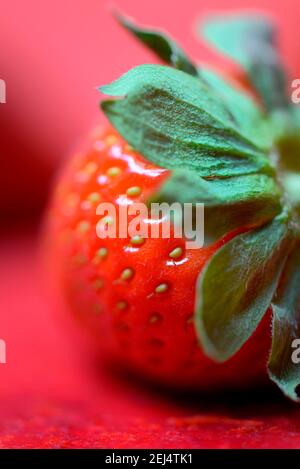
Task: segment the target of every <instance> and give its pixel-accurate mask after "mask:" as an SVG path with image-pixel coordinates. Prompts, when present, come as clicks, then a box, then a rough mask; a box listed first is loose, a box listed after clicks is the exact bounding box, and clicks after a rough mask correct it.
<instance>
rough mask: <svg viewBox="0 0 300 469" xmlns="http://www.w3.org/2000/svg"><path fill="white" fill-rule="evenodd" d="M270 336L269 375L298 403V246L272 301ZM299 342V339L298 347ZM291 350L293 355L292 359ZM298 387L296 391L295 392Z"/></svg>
mask: <svg viewBox="0 0 300 469" xmlns="http://www.w3.org/2000/svg"><path fill="white" fill-rule="evenodd" d="M272 306H273V327H272V329H273V334H272V335H273V339H272V349H271V354H270V358H269V364H268V369H269V376H270V378H271V379H272V381H274V382H275V383H276V384H277V385H278V386H279V388H280V389H281V390H282V391H283V393H284V394H285V395H286V396H288V397H289V398H290V399H292V400H294V401H297V402H300V395H299V386H300V363H294V362H295V361H296V362H297V360H299V358H300V353H297V351H296V350H295V348H293V341H294V340H295V339H298V340H299V339H300V246H299V244H298V245H297V247H296V248H295V250H294V251H292V253H291V255H290V257H289V259H288V261H287V264H286V266H285V269H284V271H283V275H282V278H281V281H280V284H279V287H278V290H277V292H276V295H275V298H274V300H273V304H272ZM299 346H300V341H299V342H298V349H299ZM293 352H294V353H296V355H297V356H296V357H295V358H293ZM297 390H298V392H297Z"/></svg>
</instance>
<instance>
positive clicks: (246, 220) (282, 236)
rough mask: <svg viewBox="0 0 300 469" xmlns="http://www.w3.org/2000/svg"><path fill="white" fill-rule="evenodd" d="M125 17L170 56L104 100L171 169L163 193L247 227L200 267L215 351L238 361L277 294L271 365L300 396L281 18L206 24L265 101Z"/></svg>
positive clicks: (115, 120)
mask: <svg viewBox="0 0 300 469" xmlns="http://www.w3.org/2000/svg"><path fill="white" fill-rule="evenodd" d="M118 20H119V22H120V23H121V24H122V25H123V26H124V27H125V28H126V29H127V30H128V31H129V32H130V33H132V34H133V35H134V36H135V37H137V38H138V39H139V40H140V41H141V42H143V44H144V45H146V46H147V47H148V48H150V49H151V50H152V51H153V52H155V53H156V54H157V55H158V57H159V58H160V59H162V60H163V61H164V62H166V63H167V65H168V66H163V65H141V66H138V67H135V68H133V69H132V70H130V71H129V72H127V73H126V74H125V75H123V76H122V77H121V78H119V79H118V80H116V81H114V82H112V83H111V84H109V85H106V86H102V87H101V88H100V90H101V91H102V92H103V93H105V94H107V95H109V96H112V97H113V99H110V100H105V101H102V103H101V107H102V110H103V111H104V113H105V114H106V116H107V117H108V119H109V120H110V122H111V123H112V124H113V126H114V127H115V128H116V129H117V130H118V132H119V133H120V134H121V135H122V136H123V137H124V138H125V139H126V140H127V141H128V143H129V144H130V145H132V146H133V147H134V148H135V149H136V150H138V151H139V152H140V153H142V154H143V155H144V156H145V157H146V158H147V159H148V160H149V161H151V162H153V163H155V164H157V165H159V166H162V167H164V168H167V169H170V170H171V176H170V177H169V179H168V180H167V181H166V182H165V184H164V185H163V186H162V187H161V190H160V193H159V194H157V199H159V200H164V201H169V202H180V203H187V202H189V203H193V204H196V203H204V206H205V228H206V232H207V234H208V235H209V236H210V237H211V236H213V237H220V236H222V235H224V234H225V233H227V232H229V231H232V230H237V232H236V233H240V234H235V236H233V238H232V239H231V241H229V242H228V243H226V244H225V245H223V246H222V247H221V248H220V249H219V250H218V251H217V252H216V253H215V254H214V255H213V256H212V258H211V259H210V260H209V261H208V263H207V264H206V266H205V268H204V270H203V271H202V272H201V273H200V275H199V278H198V281H197V293H196V301H195V326H196V331H197V335H198V338H199V343H200V345H201V347H202V348H203V350H204V352H205V353H206V354H207V355H208V356H209V357H210V358H211V359H213V360H215V361H219V362H223V361H226V360H228V359H229V358H230V357H232V356H233V355H234V354H235V353H237V351H238V350H239V349H240V348H241V347H242V346H243V345H244V343H245V342H246V341H247V340H248V339H249V337H250V336H251V335H252V334H253V332H254V331H255V329H256V327H257V326H258V324H259V322H260V321H261V319H262V318H263V316H264V314H265V313H266V311H267V309H268V308H269V306H270V305H272V308H273V326H272V327H273V328H272V331H273V339H272V348H271V352H270V358H269V365H268V372H269V376H270V378H271V379H272V380H273V381H274V382H275V383H276V384H277V385H278V386H279V387H280V388H281V389H282V391H283V392H284V393H285V394H286V395H287V396H288V397H289V398H291V399H293V400H295V401H297V400H299V396H298V390H299V386H300V365H298V366H299V368H297V365H296V364H295V363H293V361H292V354H293V348H292V343H293V340H294V339H297V336H298V338H299V339H300V316H299V311H300V283H299V278H300V277H299V275H300V255H299V252H300V249H299V245H300V112H299V108H296V107H294V106H292V105H291V104H290V103H289V99H288V97H287V92H286V78H285V73H284V68H283V66H282V64H281V61H280V57H279V54H278V52H277V49H276V44H275V39H276V38H275V32H274V27H273V25H272V24H271V23H270V22H269V21H267V20H264V19H261V18H260V17H255V16H251V15H248V16H247V17H246V16H233V17H228V18H224V17H219V18H213V19H210V20H209V21H207V22H206V23H205V24H204V26H203V28H202V31H203V33H204V36H205V37H206V39H208V40H209V42H210V43H211V44H213V45H214V46H215V47H216V48H218V49H219V50H220V51H222V52H223V53H225V54H227V55H228V56H229V57H231V58H232V59H233V60H235V61H236V62H237V63H238V64H239V65H240V66H241V67H242V68H243V69H244V70H245V72H246V74H247V75H248V78H249V80H250V82H251V83H252V85H253V88H254V89H255V90H256V92H257V94H258V95H259V96H260V98H261V103H262V104H263V106H260V105H259V104H258V103H257V102H255V101H254V100H253V98H252V97H250V95H248V94H246V92H243V91H241V90H238V89H236V88H235V87H233V86H232V85H231V84H230V83H229V82H227V81H226V80H225V79H224V78H222V77H221V76H219V75H218V74H216V73H214V72H212V71H211V70H207V69H199V68H198V67H197V66H196V65H195V64H194V63H193V62H192V61H191V60H190V59H189V58H188V57H187V55H186V54H185V53H184V52H183V50H182V49H181V48H180V47H179V46H178V45H177V44H176V43H175V42H174V41H173V40H171V39H170V38H168V36H167V35H166V34H162V33H159V32H157V31H154V30H152V29H151V30H150V29H147V28H140V27H138V26H136V25H135V24H134V23H133V22H132V21H129V20H128V19H127V18H124V17H122V16H120V15H119V16H118ZM115 98H117V99H115ZM241 229H242V230H241ZM241 231H242V232H241ZM216 291H217V292H218V294H217V295H216V294H215V292H216Z"/></svg>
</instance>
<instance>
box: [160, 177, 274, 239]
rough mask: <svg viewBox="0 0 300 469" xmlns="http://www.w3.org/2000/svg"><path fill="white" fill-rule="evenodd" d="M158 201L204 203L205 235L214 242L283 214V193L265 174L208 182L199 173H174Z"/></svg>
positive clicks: (161, 190)
mask: <svg viewBox="0 0 300 469" xmlns="http://www.w3.org/2000/svg"><path fill="white" fill-rule="evenodd" d="M156 198H157V199H158V200H163V201H168V202H170V203H173V202H180V203H181V204H184V203H193V204H195V203H203V204H204V205H205V232H206V235H209V234H213V237H214V239H215V238H218V237H220V236H222V235H223V234H224V233H226V232H228V231H231V230H233V229H235V228H237V227H239V226H248V227H249V226H259V225H263V224H265V223H266V222H268V221H270V220H272V219H273V218H274V217H275V216H276V215H278V214H279V213H280V211H281V210H282V206H281V190H280V189H279V187H278V186H277V184H276V182H275V180H274V179H273V178H271V177H269V176H266V175H264V174H251V175H246V176H234V177H231V178H226V179H224V178H220V179H208V180H205V179H203V178H201V177H200V176H198V175H197V173H196V172H195V171H188V170H182V169H179V170H174V171H173V172H172V173H171V176H170V177H169V178H168V180H167V181H166V182H165V183H164V184H163V185H162V187H161V188H160V191H159V193H158V195H157V196H156Z"/></svg>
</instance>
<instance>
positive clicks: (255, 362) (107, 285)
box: [48, 128, 271, 390]
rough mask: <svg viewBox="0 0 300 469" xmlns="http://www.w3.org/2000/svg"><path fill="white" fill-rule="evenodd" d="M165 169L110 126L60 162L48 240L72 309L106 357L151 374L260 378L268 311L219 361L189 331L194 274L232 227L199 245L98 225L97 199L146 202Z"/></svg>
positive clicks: (236, 384) (226, 382)
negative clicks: (113, 234) (110, 231)
mask: <svg viewBox="0 0 300 469" xmlns="http://www.w3.org/2000/svg"><path fill="white" fill-rule="evenodd" d="M169 175H170V172H169V171H168V170H165V169H162V168H159V167H157V166H155V165H154V164H152V163H149V162H147V161H146V160H145V159H144V158H143V157H142V156H141V155H139V154H138V153H136V152H135V151H134V150H133V149H132V148H131V147H130V146H129V145H128V144H127V143H126V142H125V141H124V140H123V139H122V138H121V137H120V136H119V135H118V134H117V133H116V131H115V130H113V129H111V128H109V129H107V130H105V131H104V130H102V129H97V130H96V131H94V132H93V134H92V136H91V138H90V142H89V143H88V145H87V148H86V149H85V150H84V151H83V152H80V153H78V154H76V155H75V156H74V158H73V159H72V160H71V162H70V163H69V165H68V167H67V168H65V169H64V170H63V172H62V174H61V176H60V179H59V181H58V184H57V188H56V191H55V194H54V197H53V201H52V206H51V210H50V211H49V223H48V229H49V240H50V246H49V247H50V253H51V256H53V258H54V259H55V264H56V267H57V274H58V276H59V279H60V283H61V285H62V289H63V290H64V293H65V294H66V296H67V299H68V302H69V304H70V305H71V309H72V311H73V313H74V314H75V316H76V317H77V318H78V319H79V320H80V322H81V323H82V324H83V325H85V326H86V327H88V328H89V329H90V330H91V332H92V334H93V335H94V336H95V337H96V340H97V343H98V344H99V348H100V349H101V351H102V355H103V356H105V357H106V358H107V359H109V360H112V361H116V362H118V363H119V364H121V365H123V366H125V367H126V368H128V369H132V370H134V371H136V372H138V373H139V374H140V375H143V376H144V377H146V378H147V379H150V380H153V381H156V382H159V383H161V384H164V385H168V386H172V387H175V388H190V389H201V390H218V389H236V388H249V387H253V386H258V385H261V384H265V383H266V382H267V374H266V361H267V356H268V352H269V349H270V341H271V338H270V312H271V311H269V312H268V313H269V314H266V315H265V317H264V319H263V321H262V322H261V323H260V325H259V327H258V328H257V330H256V332H255V333H254V334H253V336H252V337H251V338H250V339H249V340H248V341H247V342H246V344H245V345H244V346H243V347H242V349H241V350H240V351H239V352H238V353H237V354H236V355H235V356H234V357H232V358H231V359H230V360H228V361H227V362H226V363H223V364H217V363H214V362H213V361H211V360H210V359H209V358H207V357H206V356H205V355H204V353H203V351H202V350H201V348H200V346H199V343H198V341H197V337H196V332H195V326H194V318H193V311H194V301H195V285H196V279H197V277H198V275H199V272H200V271H201V270H202V268H203V266H204V265H205V263H206V262H207V261H208V260H209V259H210V257H211V256H212V255H213V253H214V252H215V251H216V250H217V249H218V248H219V247H221V246H222V245H223V244H224V243H226V242H228V241H229V240H230V239H231V238H232V237H233V236H234V235H235V233H229V234H227V235H226V236H225V237H224V238H222V239H221V240H219V241H218V242H216V243H215V244H213V245H210V246H208V247H203V248H201V249H186V247H185V240H184V239H178V238H177V239H175V238H174V237H172V236H171V238H170V239H162V238H158V239H151V238H147V239H145V240H140V242H138V243H136V242H134V240H130V239H129V238H127V239H119V238H117V239H109V238H106V239H100V238H99V237H98V236H97V234H96V225H97V222H98V221H99V218H100V217H99V215H96V207H97V205H98V204H99V203H100V202H113V203H114V204H115V205H117V204H119V203H130V202H131V201H135V202H147V201H148V200H149V198H150V197H151V196H153V195H154V194H156V192H157V191H158V190H159V188H160V186H161V185H162V183H163V182H164V181H166V179H167V178H168V176H169ZM217 295H218V292H216V298H217Z"/></svg>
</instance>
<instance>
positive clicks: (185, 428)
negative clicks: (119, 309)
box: [0, 0, 300, 448]
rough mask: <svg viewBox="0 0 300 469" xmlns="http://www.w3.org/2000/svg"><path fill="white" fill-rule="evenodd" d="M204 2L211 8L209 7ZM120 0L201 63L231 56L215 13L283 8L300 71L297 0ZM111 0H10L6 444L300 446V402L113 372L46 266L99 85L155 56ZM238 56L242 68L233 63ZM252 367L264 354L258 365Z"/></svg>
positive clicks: (2, 410) (2, 293)
mask: <svg viewBox="0 0 300 469" xmlns="http://www.w3.org/2000/svg"><path fill="white" fill-rule="evenodd" d="M201 3H202V6H201ZM204 4H205V2H199V1H198V0H184V1H177V2H175V1H174V0H164V1H161V0H153V1H151V2H150V1H149V2H148V1H135V0H118V1H116V2H115V5H116V6H117V7H118V8H120V9H121V10H122V11H123V12H125V13H127V14H128V15H131V16H134V17H135V18H136V19H137V20H138V21H139V22H140V23H142V24H147V25H153V26H157V27H160V28H163V29H165V30H168V31H169V32H170V34H171V35H172V36H173V37H175V38H176V39H178V40H179V42H180V43H181V44H182V45H183V46H184V48H185V50H186V51H188V52H189V53H190V54H191V55H192V56H193V57H194V58H195V59H198V60H201V61H203V60H210V61H214V63H218V64H225V62H224V61H221V59H220V58H218V57H217V56H216V55H215V54H214V53H212V52H210V51H209V50H208V48H206V47H205V46H204V45H203V44H200V42H199V41H198V40H197V39H196V38H195V25H196V20H197V19H198V18H200V17H202V16H204V15H205V14H206V13H209V12H216V11H226V10H228V9H230V10H237V9H239V10H240V9H241V8H243V9H251V10H253V9H259V10H260V11H264V12H267V13H270V14H272V15H273V16H274V17H275V19H276V21H277V23H278V25H279V29H280V46H281V50H282V54H283V58H284V60H285V62H286V63H287V65H288V66H289V70H290V73H291V78H298V77H299V75H300V55H299V50H298V44H299V39H298V37H299V36H298V34H299V33H298V29H299V26H298V22H299V17H300V4H299V2H298V1H297V0H294V1H293V0H285V1H284V2H282V1H281V0H279V1H271V0H270V1H267V0H264V1H262V0H260V1H258V0H257V1H252V2H250V3H248V2H243V1H242V0H239V1H238V0H235V1H234V0H229V1H221V0H211V1H210V2H209V9H207V8H206V7H205V8H204V6H203V5H204ZM111 5H112V4H111V3H110V2H108V1H104V0H51V1H50V0H44V1H43V2H41V1H39V0H27V1H26V2H24V1H23V0H0V43H1V53H0V78H1V79H4V80H5V81H6V85H7V103H6V104H4V105H2V104H1V105H0V129H1V130H0V158H1V171H0V213H1V220H0V223H1V231H2V233H1V240H0V241H1V243H0V252H1V263H0V302H1V303H0V338H3V339H5V341H6V343H7V364H6V365H0V447H40V446H48V447H70V446H74V447H89V446H94V447H126V446H127V447H150V446H151V447H155V446H156V447H174V448H176V447H225V448H226V447H300V424H299V416H300V410H298V407H297V406H295V405H294V404H290V403H288V402H286V401H285V400H284V399H283V398H282V397H281V396H280V395H279V393H277V392H276V390H274V392H273V393H271V397H270V396H269V395H268V396H261V395H257V396H253V395H252V396H249V395H245V396H239V398H238V399H237V396H233V397H232V396H215V397H211V398H210V399H208V397H205V396H195V397H194V398H190V397H189V398H186V397H185V398H184V397H183V396H170V395H169V394H166V393H163V392H162V391H159V390H154V389H149V388H147V387H146V386H143V385H142V384H138V383H136V382H134V381H133V380H131V379H130V378H129V377H121V376H119V375H118V374H115V373H113V372H108V371H105V370H102V369H101V368H99V367H98V366H97V365H96V364H95V363H94V362H93V360H92V359H91V355H92V352H88V351H87V350H86V347H85V345H86V344H85V342H88V341H87V339H86V338H85V337H82V335H81V334H80V331H77V330H76V328H75V327H73V325H72V324H70V322H69V318H68V315H67V313H66V311H65V310H64V307H63V305H62V304H61V302H60V301H59V300H58V299H57V298H55V297H54V294H53V293H51V289H50V288H48V285H47V277H46V276H44V275H41V268H42V267H41V265H40V247H39V246H40V244H39V233H38V232H39V227H40V222H41V219H42V214H43V212H42V209H43V207H44V204H45V201H46V200H47V197H48V194H49V187H50V186H51V181H52V178H53V174H55V170H56V168H57V167H58V166H59V164H60V162H61V161H62V160H63V159H64V158H66V157H67V156H68V154H69V152H70V150H71V149H72V148H73V147H75V146H76V144H77V142H78V140H80V138H81V136H82V135H84V134H85V132H87V130H88V129H89V127H90V126H91V125H92V123H94V122H95V121H96V120H97V119H99V118H101V117H100V113H99V111H98V101H99V99H100V96H99V93H98V92H97V91H96V90H95V87H96V86H97V85H100V84H104V83H107V82H109V81H111V80H112V79H114V78H116V77H118V76H119V75H120V74H121V73H123V72H125V71H126V70H127V69H128V68H130V67H132V66H134V65H137V64H139V63H145V62H153V61H154V59H153V56H152V55H151V54H150V53H149V52H147V51H146V50H145V49H143V48H142V47H141V46H140V45H139V44H137V43H136V42H135V41H134V40H133V39H132V38H131V37H129V36H128V35H127V34H126V32H125V31H124V30H122V29H121V28H120V27H118V26H117V25H116V23H115V21H114V20H113V18H112V16H111V14H110V12H109V8H110V6H111ZM226 66H230V65H229V64H228V63H226ZM245 366H249V367H251V363H249V364H245Z"/></svg>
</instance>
